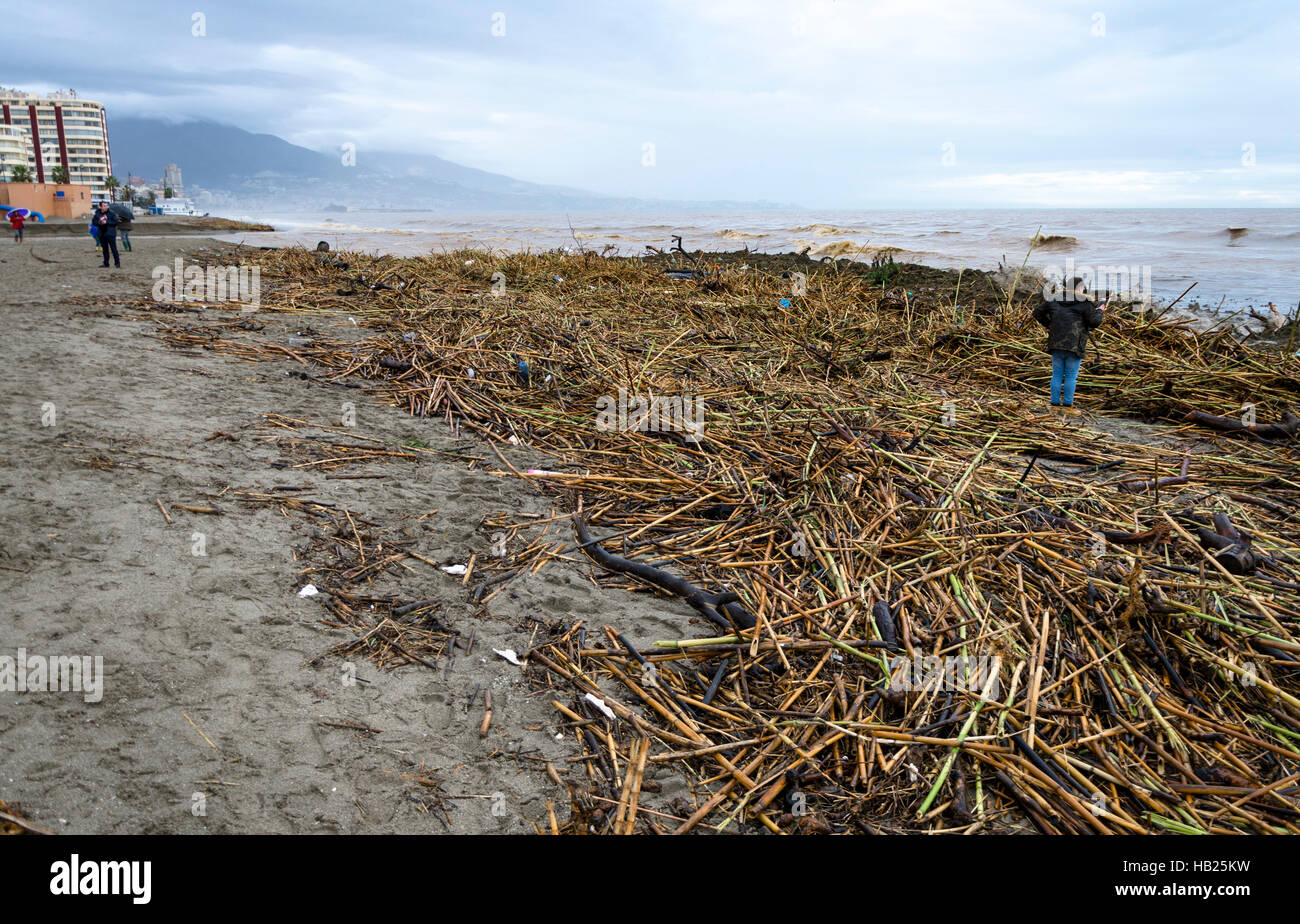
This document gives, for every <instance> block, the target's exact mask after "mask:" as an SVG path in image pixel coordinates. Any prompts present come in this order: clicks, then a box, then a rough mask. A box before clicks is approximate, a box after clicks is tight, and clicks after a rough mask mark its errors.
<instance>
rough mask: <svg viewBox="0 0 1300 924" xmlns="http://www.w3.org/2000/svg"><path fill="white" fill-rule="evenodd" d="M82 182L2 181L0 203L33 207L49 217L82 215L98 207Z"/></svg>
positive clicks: (13, 206) (87, 187)
mask: <svg viewBox="0 0 1300 924" xmlns="http://www.w3.org/2000/svg"><path fill="white" fill-rule="evenodd" d="M95 198H97V197H92V195H91V189H90V187H89V186H87V185H85V184H82V183H0V206H4V207H5V208H12V209H30V210H32V211H33V212H39V213H40V214H41V215H42V216H44V217H45V218H81V217H83V216H85V215H89V214H90V213H91V211H92V210H93V209H94V207H95Z"/></svg>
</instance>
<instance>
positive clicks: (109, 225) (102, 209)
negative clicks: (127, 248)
mask: <svg viewBox="0 0 1300 924" xmlns="http://www.w3.org/2000/svg"><path fill="white" fill-rule="evenodd" d="M90 223H91V225H92V226H93V227H94V229H95V234H96V235H97V236H98V237H99V246H100V248H101V249H102V250H103V252H104V264H103V265H104V266H108V251H109V249H110V248H111V249H112V251H113V265H114V266H115V267H117V268H118V269H121V268H122V258H121V257H120V256H118V253H117V214H116V213H115V212H114V211H113V210H112V209H110V208H109V207H108V200H107V199H101V200H99V211H98V212H96V213H95V214H94V215H92V216H91V218H90Z"/></svg>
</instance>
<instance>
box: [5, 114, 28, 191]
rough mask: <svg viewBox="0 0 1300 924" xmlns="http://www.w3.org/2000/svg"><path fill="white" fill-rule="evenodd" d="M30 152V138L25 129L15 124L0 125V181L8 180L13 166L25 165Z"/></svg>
mask: <svg viewBox="0 0 1300 924" xmlns="http://www.w3.org/2000/svg"><path fill="white" fill-rule="evenodd" d="M31 154H32V139H31V137H30V136H28V134H27V129H25V128H19V127H18V126H17V125H0V183H2V182H4V181H5V180H8V179H9V177H10V176H12V173H11V172H10V171H11V170H13V168H14V167H19V166H21V167H26V166H28V161H29V160H30V158H31Z"/></svg>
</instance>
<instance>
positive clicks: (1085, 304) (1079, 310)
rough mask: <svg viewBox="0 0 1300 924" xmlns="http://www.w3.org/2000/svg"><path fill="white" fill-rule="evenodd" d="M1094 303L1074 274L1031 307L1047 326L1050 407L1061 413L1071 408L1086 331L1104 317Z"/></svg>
mask: <svg viewBox="0 0 1300 924" xmlns="http://www.w3.org/2000/svg"><path fill="white" fill-rule="evenodd" d="M1109 305H1110V302H1109V301H1108V302H1107V303H1106V304H1105V305H1100V306H1098V305H1097V303H1096V302H1095V301H1093V300H1092V299H1090V298H1089V297H1088V294H1087V286H1086V285H1085V283H1084V281H1083V280H1082V279H1080V278H1078V277H1075V278H1074V279H1071V280H1070V282H1069V286H1068V288H1067V289H1066V290H1065V291H1064V292H1062V293H1061V294H1060V295H1058V296H1057V297H1055V298H1050V299H1044V300H1043V303H1042V304H1041V305H1039V306H1038V307H1037V308H1035V309H1034V320H1035V321H1037V322H1038V323H1039V324H1041V325H1043V326H1044V327H1046V328H1047V346H1046V352H1048V353H1050V354H1051V356H1052V392H1051V402H1052V407H1059V408H1063V409H1064V413H1067V414H1077V413H1078V411H1076V410H1075V409H1074V387H1075V383H1076V381H1077V380H1078V377H1079V366H1080V365H1081V364H1082V363H1083V357H1084V353H1085V350H1086V349H1087V346H1088V334H1089V332H1091V331H1092V329H1093V328H1095V327H1097V326H1098V325H1099V324H1101V322H1102V321H1103V320H1105V318H1106V308H1107V307H1108V306H1109Z"/></svg>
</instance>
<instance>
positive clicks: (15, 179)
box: [9, 164, 32, 183]
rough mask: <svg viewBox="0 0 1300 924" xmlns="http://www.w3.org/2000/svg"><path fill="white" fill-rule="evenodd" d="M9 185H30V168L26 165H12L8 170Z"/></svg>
mask: <svg viewBox="0 0 1300 924" xmlns="http://www.w3.org/2000/svg"><path fill="white" fill-rule="evenodd" d="M9 182H10V183H31V182H32V168H31V167H29V166H27V165H26V164H14V165H13V166H12V167H10V168H9Z"/></svg>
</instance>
